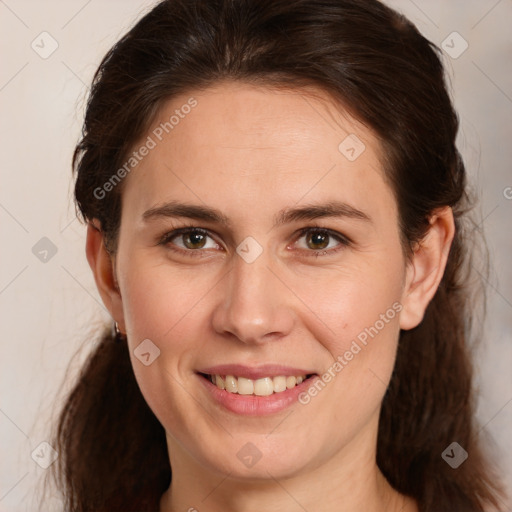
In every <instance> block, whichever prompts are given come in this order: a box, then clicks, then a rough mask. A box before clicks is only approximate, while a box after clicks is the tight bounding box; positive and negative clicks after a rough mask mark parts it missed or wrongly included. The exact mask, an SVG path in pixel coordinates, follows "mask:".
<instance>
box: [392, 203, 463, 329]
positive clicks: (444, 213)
mask: <svg viewBox="0 0 512 512" xmlns="http://www.w3.org/2000/svg"><path fill="white" fill-rule="evenodd" d="M454 235H455V222H454V219H453V212H452V209H451V208H450V207H449V206H446V207H444V208H442V209H439V210H436V211H435V212H434V214H433V215H432V216H431V218H430V227H429V229H428V231H427V233H426V235H425V237H424V238H423V239H422V240H421V241H420V242H419V243H418V245H417V247H416V249H415V250H414V253H413V256H412V258H411V261H410V262H409V263H408V265H407V271H406V279H405V286H404V290H403V294H402V301H401V303H402V306H403V309H402V311H401V312H400V328H401V329H404V330H407V329H413V328H414V327H416V326H417V325H418V324H419V323H420V322H421V321H422V320H423V316H424V314H425V310H426V309H427V306H428V304H429V302H430V301H431V300H432V298H433V297H434V295H435V293H436V291H437V288H438V286H439V283H440V282H441V279H442V277H443V274H444V270H445V267H446V262H447V260H448V254H449V252H450V247H451V244H452V241H453V237H454Z"/></svg>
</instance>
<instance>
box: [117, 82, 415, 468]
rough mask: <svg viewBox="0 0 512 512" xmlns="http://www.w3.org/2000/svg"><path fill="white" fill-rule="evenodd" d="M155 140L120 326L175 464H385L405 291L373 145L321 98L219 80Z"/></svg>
mask: <svg viewBox="0 0 512 512" xmlns="http://www.w3.org/2000/svg"><path fill="white" fill-rule="evenodd" d="M191 98H193V99H192V100H191ZM187 104H188V105H189V106H190V108H188V107H186V105H187ZM176 111H178V112H176ZM173 115H174V118H173V119H172V120H171V122H170V123H171V124H169V120H170V119H171V116H173ZM177 120H178V121H177ZM165 122H168V124H167V125H163V124H162V123H165ZM162 126H165V127H166V129H165V128H162ZM167 132H168V133H167ZM353 135H355V136H356V137H357V139H359V140H357V139H355V138H354V137H353ZM148 137H149V138H148ZM347 137H348V138H347ZM150 139H151V142H150ZM361 143H362V144H364V146H363V145H362V144H361ZM144 144H145V145H146V147H148V148H149V150H148V151H145V150H142V151H140V152H139V153H140V154H141V153H144V154H145V155H144V156H143V157H142V158H141V159H140V162H139V163H138V164H137V165H136V166H135V167H134V168H133V170H131V172H130V173H129V175H128V176H127V177H126V178H125V181H124V183H123V187H124V188H123V208H122V218H121V228H120V237H119V245H118V253H117V255H116V258H115V272H116V276H117V281H118V284H119V290H120V297H121V298H122V313H121V318H119V319H117V320H118V321H120V322H121V325H122V326H123V327H124V330H125V331H126V332H127V334H128V340H129V349H130V354H131V359H132V364H133V368H134V372H135V376H136V378H137V381H138V383H139V385H140V388H141V390H142V393H143V395H144V397H145V399H146V400H147V402H148V404H149V406H150V407H151V409H152V410H153V411H154V413H155V414H156V416H157V417H158V419H159V420H160V422H161V423H162V425H163V426H164V428H165V430H166V432H167V436H168V443H169V447H170V453H171V463H173V459H172V453H176V454H178V453H181V454H185V455H184V457H185V458H186V457H188V458H189V459H190V460H193V461H194V463H195V464H197V465H199V466H201V467H202V468H205V469H206V470H211V471H217V472H218V471H222V472H225V473H231V475H232V476H239V477H247V478H249V477H251V478H252V477H254V478H267V477H268V474H269V473H270V474H272V475H273V476H274V477H276V478H279V477H284V476H291V475H294V474H297V473H300V472H305V471H313V470H314V469H315V468H317V467H319V466H321V465H329V464H332V466H333V467H334V466H335V465H337V464H339V461H340V459H342V458H345V459H347V460H348V459H351V460H352V459H353V455H354V454H355V453H357V454H358V455H357V456H358V457H362V458H365V457H368V458H371V457H374V456H375V451H374V450H375V436H376V431H377V424H378V415H379V409H380V405H381V402H382V399H383V395H384V393H385V390H386V386H387V384H388V382H389V379H390V375H391V372H392V369H393V364H394V359H395V352H396V346H397V339H398V335H399V330H400V316H401V315H400V310H401V308H402V301H403V300H404V293H405V292H404V289H405V286H406V282H407V266H406V264H405V261H404V258H403V254H402V248H401V245H400V237H399V230H398V218H397V206H396V203H395V199H394V196H393V193H392V190H391V189H390V188H389V186H388V185H387V183H386V182H385V180H384V174H383V168H382V165H381V163H380V160H379V159H380V157H381V156H382V154H381V147H380V144H379V141H378V139H377V138H376V137H375V135H374V134H373V133H372V132H371V131H370V130H369V129H368V128H366V127H364V126H363V125H362V124H360V123H359V122H357V121H356V120H355V119H353V118H351V117H350V116H349V115H348V114H347V113H346V112H344V111H343V110H340V107H339V106H338V107H336V106H335V104H334V103H333V102H332V101H329V99H328V98H326V97H324V98H320V97H313V96H312V95H309V94H306V93H305V91H299V90H290V91H276V90H270V89H267V88H262V87H254V86H250V85H244V84H240V83H223V84H219V85H217V86H215V87H212V88H210V89H207V90H205V91H201V92H192V93H190V94H187V95H183V96H180V97H176V98H174V99H173V100H172V101H170V102H168V103H167V104H165V105H164V107H163V108H162V109H161V111H160V112H159V115H158V119H156V120H155V122H154V124H153V126H152V127H151V128H150V131H149V132H148V133H147V134H146V136H145V137H144V138H143V139H141V143H140V144H139V145H137V146H136V148H134V149H135V150H137V149H138V148H139V147H140V146H142V145H144ZM146 153H147V154H146ZM144 340H146V341H144ZM148 340H149V341H148ZM142 342H144V344H143V345H141V343H142ZM158 351H159V352H158ZM136 354H139V356H141V354H144V355H142V357H141V358H140V359H141V360H142V361H144V363H143V362H141V360H140V359H139V358H138V357H137V356H136ZM156 356H158V357H156ZM209 374H217V375H219V376H220V377H219V378H218V381H219V385H220V387H222V386H224V387H226V386H228V385H229V386H235V385H237V386H238V390H239V392H240V393H234V392H231V391H233V390H234V388H233V387H231V388H230V389H231V391H227V390H226V389H224V390H223V389H220V388H219V387H217V386H216V385H214V384H213V383H212V382H211V381H210V380H209V378H208V375H209ZM228 375H229V376H230V377H227V376H228ZM303 376H307V379H306V380H304V381H303V382H302V383H301V382H300V381H301V379H300V377H303ZM237 377H241V378H240V379H237ZM294 377H299V379H296V378H294ZM247 379H249V380H252V381H253V388H251V383H250V382H248V380H247ZM226 381H229V384H228V383H227V382H226ZM287 385H288V386H289V388H288V387H287ZM283 387H284V388H286V390H285V391H283ZM244 393H247V394H244ZM255 393H256V394H255ZM176 457H178V455H176Z"/></svg>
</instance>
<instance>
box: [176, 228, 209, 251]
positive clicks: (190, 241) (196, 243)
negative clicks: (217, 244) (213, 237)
mask: <svg viewBox="0 0 512 512" xmlns="http://www.w3.org/2000/svg"><path fill="white" fill-rule="evenodd" d="M206 238H207V237H206V235H204V234H203V233H201V232H199V231H190V232H188V233H184V234H183V235H181V239H182V241H183V245H184V246H185V247H186V248H187V249H202V248H203V247H204V246H205V244H206Z"/></svg>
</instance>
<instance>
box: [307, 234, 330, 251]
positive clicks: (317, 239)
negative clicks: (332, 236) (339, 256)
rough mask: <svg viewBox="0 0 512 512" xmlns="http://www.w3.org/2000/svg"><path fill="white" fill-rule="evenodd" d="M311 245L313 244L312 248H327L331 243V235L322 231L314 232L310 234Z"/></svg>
mask: <svg viewBox="0 0 512 512" xmlns="http://www.w3.org/2000/svg"><path fill="white" fill-rule="evenodd" d="M308 241H309V242H310V245H313V247H312V249H325V248H326V247H327V246H328V245H329V235H326V234H322V233H313V234H311V235H310V237H309V240H308Z"/></svg>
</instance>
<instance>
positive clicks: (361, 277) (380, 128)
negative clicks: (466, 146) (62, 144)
mask: <svg viewBox="0 0 512 512" xmlns="http://www.w3.org/2000/svg"><path fill="white" fill-rule="evenodd" d="M457 129H458V121H457V117H456V114H455V112H454V111H453V108H452V105H451V102H450V99H449V96H448V94H447V91H446V86H445V82H444V78H443V68H442V65H441V63H440V59H439V56H438V50H437V49H436V48H435V47H434V46H433V45H432V44H431V43H429V42H428V41H427V40H426V39H425V38H423V37H422V36H421V35H420V34H419V33H418V31H417V29H416V28H415V27H414V26H413V25H412V24H411V23H410V22H408V21H407V20H405V19H404V18H403V17H402V16H400V15H399V14H397V13H396V12H394V11H393V10H391V9H389V8H387V7H386V6H384V5H383V4H381V3H380V2H378V1H376V0H331V1H322V2H320V1H318V0H293V1H290V0H282V1H281V0H271V1H270V0H258V1H257V2H256V1H249V0H194V1H190V0H168V1H164V2H162V3H160V4H158V5H157V6H156V7H155V8H154V9H153V10H152V11H151V12H149V13H148V14H147V15H146V16H144V18H143V19H141V20H140V21H139V22H138V23H137V25H136V26H135V27H134V28H133V29H132V30H131V31H130V32H129V33H128V34H127V35H125V36H124V37H123V38H122V39H121V40H120V41H119V42H118V43H117V44H116V45H115V46H114V47H113V48H112V50H111V51H110V52H109V53H108V54H107V56H106V57H105V58H104V60H103V62H102V63H101V65H100V68H99V69H98V71H97V73H96V76H95V78H94V83H93V87H92V90H91V96H90V99H89V103H88V108H87V113H86V118H85V124H84V131H83V138H82V140H81V141H80V143H79V144H78V146H77V148H76V151H75V157H74V167H75V170H76V173H77V181H76V188H75V196H76V201H77V206H78V209H79V212H80V214H81V216H82V217H83V218H84V219H85V221H86V222H87V224H88V231H87V258H88V261H89V264H90V266H91V269H92V271H93V274H94V277H95V280H96V284H97V287H98V290H99V292H100V294H101V297H102V299H103V301H104V303H105V305H106V307H107V308H108V309H109V311H110V313H111V314H112V317H113V319H114V321H115V331H114V332H113V333H110V331H108V332H105V333H104V334H103V336H102V339H101V342H100V344H99V346H98V347H97V349H96V350H95V352H94V353H93V354H92V355H91V356H90V358H89V360H88V362H87V364H86V365H85V367H84V368H83V371H82V373H81V375H80V379H79V381H78V383H77V384H76V387H75V388H74V390H73V392H72V393H71V395H70V396H69V398H68V400H67V403H66V404H65V407H64V408H63V411H62V414H61V417H60V421H59V425H58V432H57V433H56V438H55V445H56V447H57V450H58V451H59V453H60V454H61V457H60V459H59V464H60V465H59V466H56V469H57V475H56V476H57V478H58V481H59V482H60V485H61V488H62V490H63V493H64V497H65V502H66V510H73V511H75V510H76V511H85V510H91V511H92V510H94V511H105V512H106V511H114V510H116V511H117V510H119V511H141V510H147V511H160V512H171V511H172V512H175V511H180V510H189V511H192V510H198V511H200V512H202V511H212V512H213V511H218V510H232V511H244V512H245V511H252V510H254V511H256V510H258V511H261V510H265V511H273V510H276V511H295V510H308V511H322V512H330V511H339V510H343V511H345V512H350V511H361V510H364V511H368V512H373V511H383V510H386V511H399V510H400V511H403V512H412V511H421V512H426V511H429V512H439V511H445V510H446V511H468V512H469V511H483V510H499V506H498V503H499V486H498V485H497V484H496V483H495V482H496V480H495V478H494V475H493V474H492V472H491V470H490V468H489V465H488V462H487V460H486V458H485V455H484V451H483V448H482V447H481V446H480V440H479V439H478V436H477V431H478V429H477V427H476V426H475V421H474V417H473V416H474V409H473V394H472V377H471V363H470V359H469V358H470V355H469V349H468V343H467V342H468V336H469V332H468V325H469V321H468V319H469V318H470V310H469V304H468V300H467V299H468V296H469V295H468V294H469V290H468V289H467V288H466V287H464V286H463V283H465V282H466V280H467V272H468V265H467V261H466V256H467V254H466V252H465V247H466V243H467V241H466V238H467V237H466V234H465V231H464V226H465V216H464V214H465V210H466V208H467V194H466V191H465V180H466V177H465V170H464V166H463V163H462V161H461V158H460V155H459V153H458V151H457V149H456V147H455V138H456V134H457ZM171 470H172V471H171Z"/></svg>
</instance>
